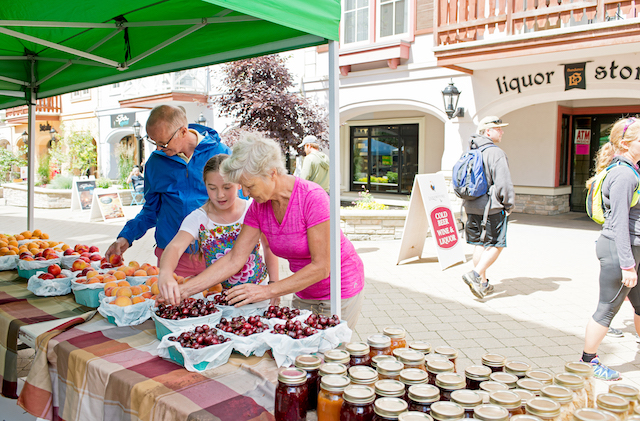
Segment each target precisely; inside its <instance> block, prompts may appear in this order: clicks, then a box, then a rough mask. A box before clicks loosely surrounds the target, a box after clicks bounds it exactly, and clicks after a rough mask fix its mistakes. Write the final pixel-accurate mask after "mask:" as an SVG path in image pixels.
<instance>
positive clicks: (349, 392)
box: [342, 384, 376, 404]
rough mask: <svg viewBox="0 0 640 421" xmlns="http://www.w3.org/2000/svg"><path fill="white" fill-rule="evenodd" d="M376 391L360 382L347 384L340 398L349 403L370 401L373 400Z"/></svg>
mask: <svg viewBox="0 0 640 421" xmlns="http://www.w3.org/2000/svg"><path fill="white" fill-rule="evenodd" d="M375 398H376V393H375V392H374V390H373V388H371V387H369V386H363V385H360V384H355V385H354V384H352V385H350V386H347V387H346V388H345V389H344V392H343V393H342V399H344V400H345V401H347V402H350V403H356V404H358V403H359V404H363V403H371V402H373V401H374V400H375Z"/></svg>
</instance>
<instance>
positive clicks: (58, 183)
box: [48, 174, 73, 189]
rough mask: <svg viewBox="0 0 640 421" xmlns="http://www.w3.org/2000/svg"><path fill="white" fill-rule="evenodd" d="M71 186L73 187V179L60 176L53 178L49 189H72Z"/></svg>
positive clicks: (67, 176)
mask: <svg viewBox="0 0 640 421" xmlns="http://www.w3.org/2000/svg"><path fill="white" fill-rule="evenodd" d="M71 186H73V177H71V176H69V175H62V174H58V175H56V176H55V177H53V180H51V183H49V186H48V187H49V188H51V189H70V188H71Z"/></svg>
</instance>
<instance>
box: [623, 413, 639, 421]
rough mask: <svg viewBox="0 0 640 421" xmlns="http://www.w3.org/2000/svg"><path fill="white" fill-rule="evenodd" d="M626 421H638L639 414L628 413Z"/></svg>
mask: <svg viewBox="0 0 640 421" xmlns="http://www.w3.org/2000/svg"><path fill="white" fill-rule="evenodd" d="M626 421H640V415H635V414H633V415H629V416H628V417H627V419H626Z"/></svg>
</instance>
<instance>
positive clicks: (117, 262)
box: [109, 254, 122, 266]
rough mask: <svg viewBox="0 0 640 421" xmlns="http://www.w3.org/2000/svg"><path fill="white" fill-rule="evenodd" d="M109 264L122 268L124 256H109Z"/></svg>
mask: <svg viewBox="0 0 640 421" xmlns="http://www.w3.org/2000/svg"><path fill="white" fill-rule="evenodd" d="M109 263H111V264H112V265H113V266H120V265H121V264H122V256H121V255H119V254H112V255H111V256H109Z"/></svg>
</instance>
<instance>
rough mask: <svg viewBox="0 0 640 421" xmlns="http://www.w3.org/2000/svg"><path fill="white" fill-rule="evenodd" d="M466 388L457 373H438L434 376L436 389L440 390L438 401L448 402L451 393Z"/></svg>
mask: <svg viewBox="0 0 640 421" xmlns="http://www.w3.org/2000/svg"><path fill="white" fill-rule="evenodd" d="M466 386H467V382H466V381H465V379H464V377H462V375H460V374H457V373H440V374H438V375H437V376H436V387H437V388H438V389H440V400H441V401H450V400H451V392H453V391H454V390H461V389H464V388H465V387H466Z"/></svg>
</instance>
